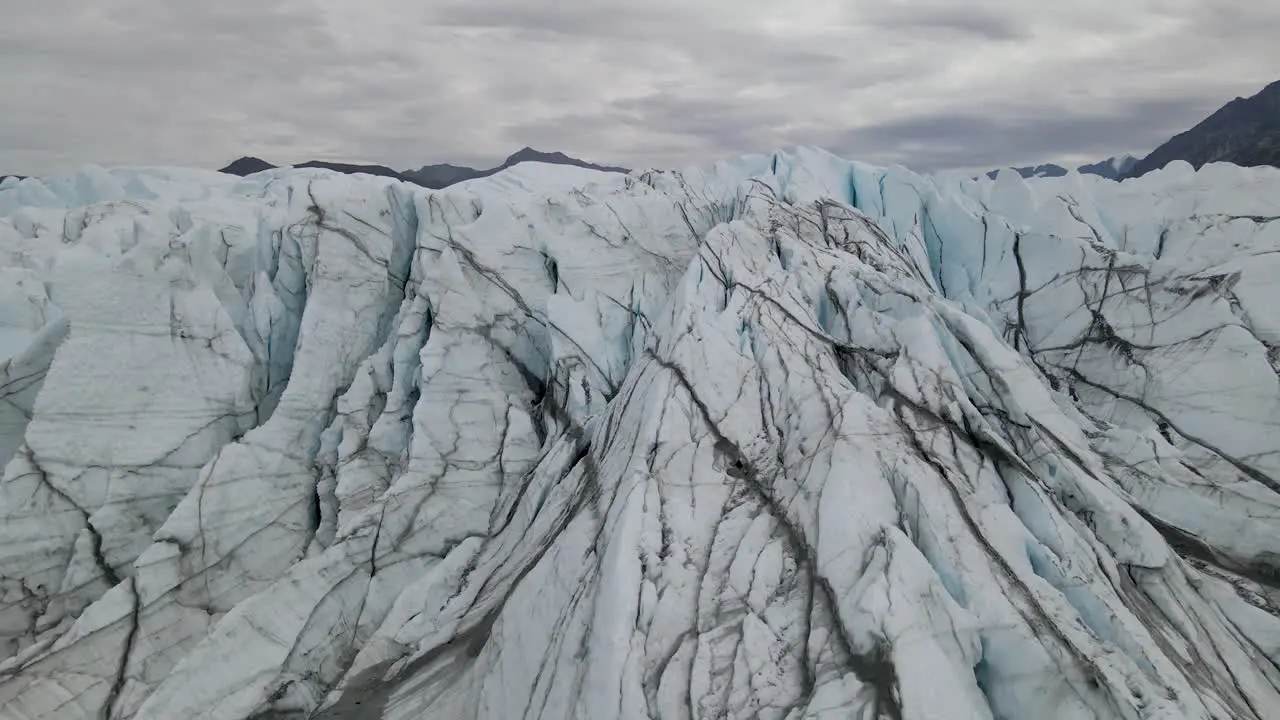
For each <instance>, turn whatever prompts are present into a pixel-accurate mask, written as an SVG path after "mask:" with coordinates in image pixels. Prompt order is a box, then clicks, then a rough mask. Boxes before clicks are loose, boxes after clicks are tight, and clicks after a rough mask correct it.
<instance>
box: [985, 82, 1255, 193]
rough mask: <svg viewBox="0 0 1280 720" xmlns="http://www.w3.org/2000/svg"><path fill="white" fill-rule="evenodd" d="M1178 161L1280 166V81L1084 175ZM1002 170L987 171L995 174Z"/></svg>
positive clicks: (1055, 170) (1056, 168) (1120, 173)
mask: <svg viewBox="0 0 1280 720" xmlns="http://www.w3.org/2000/svg"><path fill="white" fill-rule="evenodd" d="M1175 160H1183V161H1186V162H1188V163H1190V164H1191V166H1192V167H1194V168H1196V169H1199V168H1200V167H1202V166H1203V165H1205V164H1207V163H1212V162H1229V163H1233V164H1236V165H1239V166H1241V167H1253V166H1258V165H1270V166H1272V167H1280V80H1277V81H1276V82H1273V83H1271V84H1270V85H1267V86H1266V87H1265V88H1263V89H1262V90H1261V91H1259V92H1258V93H1257V94H1256V95H1253V96H1252V97H1248V98H1242V97H1238V98H1236V99H1235V100H1232V101H1231V102H1229V103H1227V104H1226V105H1224V106H1222V107H1221V108H1219V109H1218V110H1217V111H1216V112H1214V113H1213V114H1212V115H1210V116H1209V117H1207V118H1205V119H1204V120H1202V121H1201V122H1200V123H1199V124H1197V125H1196V126H1195V127H1193V128H1191V129H1190V130H1187V131H1186V132H1182V133H1179V134H1177V135H1175V136H1174V137H1172V138H1170V139H1169V140H1168V141H1167V142H1165V143H1164V144H1163V145H1161V146H1159V147H1157V148H1156V149H1155V150H1152V151H1151V152H1150V153H1149V154H1148V155H1147V156H1146V157H1143V158H1141V159H1139V158H1136V157H1134V156H1133V155H1127V154H1126V155H1120V156H1117V157H1113V158H1108V159H1106V160H1103V161H1102V162H1098V163H1093V164H1091V165H1081V166H1080V167H1078V168H1076V171H1077V172H1079V173H1080V174H1082V175H1101V176H1102V177H1105V178H1110V179H1112V180H1124V179H1126V178H1131V177H1140V176H1142V175H1145V174H1147V173H1149V172H1151V171H1152V170H1159V169H1160V168H1162V167H1164V166H1166V165H1168V164H1169V163H1171V162H1173V161H1175ZM1001 169H1003V168H997V169H996V170H992V171H990V172H988V173H987V177H991V178H994V177H995V176H996V173H998V172H999V171H1000V170H1001ZM1013 170H1014V171H1015V172H1017V173H1018V174H1019V175H1021V176H1022V177H1024V178H1031V177H1061V176H1063V175H1066V174H1067V169H1066V168H1064V167H1062V166H1061V165H1054V164H1045V165H1028V166H1025V167H1015V168H1013Z"/></svg>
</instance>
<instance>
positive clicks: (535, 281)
mask: <svg viewBox="0 0 1280 720" xmlns="http://www.w3.org/2000/svg"><path fill="white" fill-rule="evenodd" d="M1277 220H1280V171H1278V170H1275V169H1272V168H1250V169H1241V168H1236V167H1233V166H1228V165H1213V164H1211V165H1207V166H1205V167H1203V168H1201V169H1200V170H1198V171H1196V170H1193V169H1192V168H1191V167H1190V166H1189V165H1186V164H1184V163H1174V164H1172V165H1170V166H1169V167H1167V168H1165V169H1164V170H1160V171H1157V172H1154V173H1150V174H1148V175H1146V176H1143V177H1142V178H1138V179H1133V180H1127V181H1125V182H1123V183H1115V182H1112V181H1108V180H1104V179H1101V178H1096V177H1092V176H1088V175H1081V174H1078V173H1075V172H1071V173H1068V174H1067V175H1066V176H1064V177H1061V178H1036V179H1030V180H1023V179H1021V178H1019V177H1017V175H1016V174H1015V173H1013V172H1012V171H1007V170H1006V171H1002V172H1000V173H999V174H998V175H997V176H996V177H995V178H994V179H988V178H986V177H983V178H978V179H949V180H948V179H943V178H940V177H932V176H925V175H919V174H915V173H912V172H910V171H907V170H906V169H903V168H900V167H893V168H877V167H872V166H870V165H866V164H862V163H858V162H853V161H847V160H843V159H840V158H837V157H835V156H833V155H830V154H828V153H826V152H823V151H821V150H817V149H811V148H797V149H795V150H793V151H789V152H777V153H773V154H768V155H756V156H746V157H742V158H739V159H736V160H732V161H725V162H720V163H717V164H715V165H713V166H703V167H691V168H687V169H684V170H680V171H661V172H659V171H633V172H632V173H630V174H629V175H625V176H623V175H615V174H610V173H603V172H598V171H593V170H586V169H581V168H573V167H560V166H552V165H541V164H536V163H526V164H522V165H519V166H517V167H515V168H512V169H509V170H507V171H504V172H502V173H499V174H496V175H494V176H491V177H488V178H483V179H478V180H472V181H467V182H464V183H461V184H459V185H455V186H452V187H450V188H447V189H445V190H441V191H429V190H424V189H422V188H417V187H413V186H408V185H404V184H401V183H399V182H397V181H394V180H389V179H385V178H376V177H372V176H345V175H338V174H334V173H330V172H327V171H323V170H295V169H280V170H271V171H267V172H263V173H259V174H256V175H251V176H249V177H246V178H236V177H230V176H225V175H221V174H219V173H212V172H204V171H198V170H189V169H180V168H117V169H112V170H106V169H103V168H98V167H87V168H85V169H83V170H82V171H80V172H79V173H77V174H75V175H74V176H71V177H68V178H62V179H56V180H43V181H42V180H36V179H24V180H6V181H5V182H4V184H3V185H0V467H2V468H3V477H2V479H0V718H2V719H3V720H35V719H41V720H79V719H80V718H108V719H115V718H119V719H124V718H134V719H138V720H141V719H144V718H145V719H147V720H171V719H173V718H184V717H185V718H201V719H206V720H215V719H218V720H233V719H241V718H256V719H258V720H268V719H280V720H283V719H286V718H290V719H299V720H300V719H302V718H315V719H322V718H323V719H331V720H336V719H339V718H387V719H396V720H399V719H401V718H404V719H407V718H443V719H450V720H452V719H454V718H490V719H495V720H498V719H507V718H546V719H548V720H551V719H556V720H559V719H562V718H590V719H602V718H636V719H639V718H663V719H669V718H670V719H674V718H779V719H780V718H787V719H798V718H833V719H834V718H861V719H878V718H886V719H888V720H924V719H930V720H966V719H969V718H973V719H975V720H978V719H982V720H1020V719H1023V718H1037V719H1044V720H1051V719H1060V720H1085V719H1095V718H1102V719H1110V718H1126V719H1134V720H1136V719H1139V718H1142V719H1149V720H1174V719H1177V718H1196V719H1202V718H1203V719H1208V718H1214V719H1217V720H1243V719H1247V718H1251V719H1254V720H1267V719H1268V718H1277V717H1280V283H1278V282H1277V279H1278V278H1280V222H1277Z"/></svg>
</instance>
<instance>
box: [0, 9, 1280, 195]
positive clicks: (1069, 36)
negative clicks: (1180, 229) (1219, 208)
mask: <svg viewBox="0 0 1280 720" xmlns="http://www.w3.org/2000/svg"><path fill="white" fill-rule="evenodd" d="M0 17H3V18H4V20H3V21H2V22H0V67H2V68H3V70H2V71H0V98H2V99H0V174H3V173H6V172H10V173H25V174H46V173H57V172H63V171H67V170H71V169H74V168H75V167H77V166H79V165H82V164H84V163H89V162H94V163H101V164H106V165H115V164H131V165H139V164H176V165H194V166H205V167H213V168H216V167H220V166H221V165H223V164H225V163H227V162H228V161H230V160H233V159H235V158H236V157H238V156H240V155H245V154H250V155H257V156H260V157H263V158H265V159H267V160H270V161H272V162H275V163H290V162H300V161H303V160H308V159H325V160H347V161H353V162H377V163H382V164H386V165H390V166H392V167H395V168H397V169H405V168H409V167H417V166H419V165H422V164H424V163H428V162H446V161H448V162H455V163H462V164H476V165H490V164H493V163H495V162H497V161H498V160H500V159H501V158H502V157H504V156H506V155H507V154H509V153H511V152H513V151H515V150H517V149H519V148H520V147H521V146H524V145H532V146H534V147H536V148H539V149H548V150H552V149H558V150H563V151H565V152H568V153H569V154H571V155H575V156H578V157H582V158H586V159H589V160H593V161H597V162H609V163H618V164H627V165H631V166H656V167H670V166H684V165H688V164H691V163H702V162H706V161H708V160H712V159H715V158H718V157H729V156H735V155H739V154H743V153H747V152H767V151H771V150H773V149H776V148H779V147H786V146H791V145H796V144H803V145H818V146H822V147H826V148H827V149H829V150H831V151H833V152H835V153H837V154H840V155H843V156H846V157H853V158H857V159H862V160H866V161H869V162H874V163H878V164H889V163H901V164H904V165H907V166H908V167H912V168H916V169H920V170H936V169H947V168H978V167H993V166H997V165H1002V164H1015V163H1030V162H1041V161H1057V162H1064V163H1078V162H1087V161H1093V160H1098V159H1102V158H1104V157H1107V156H1109V155H1113V154H1116V153H1120V152H1125V151H1132V152H1135V153H1138V154H1141V153H1143V152H1145V151H1147V150H1150V149H1151V148H1153V147H1154V146H1156V145H1158V144H1159V143H1160V142H1162V141H1163V140H1165V139H1167V138H1168V137H1170V136H1171V135H1173V134H1175V133H1177V132H1179V131H1181V130H1184V129H1186V128H1188V127H1190V126H1191V125H1193V124H1194V123H1196V122H1198V121H1199V120H1200V119H1202V118H1203V117H1204V116H1205V115H1207V114H1208V113H1210V112H1212V111H1213V110H1214V109H1216V108H1217V107H1219V106H1220V105H1222V104H1223V103H1224V102H1226V101H1228V100H1230V99H1232V98H1234V97H1236V96H1240V95H1252V94H1253V93H1255V92H1257V91H1258V90H1259V89H1261V88H1262V86H1263V85H1265V84H1267V83H1268V82H1270V81H1272V80H1276V79H1280V43H1277V41H1276V37H1277V30H1280V3H1275V2H1259V1H1258V0H1070V1H1069V2H1054V3H1050V2H1029V1H1028V0H972V1H968V2H966V1H965V0H879V1H878V2H861V1H855V0H791V2H778V0H643V1H641V0H205V1H200V0H0Z"/></svg>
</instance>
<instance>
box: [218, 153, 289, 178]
mask: <svg viewBox="0 0 1280 720" xmlns="http://www.w3.org/2000/svg"><path fill="white" fill-rule="evenodd" d="M275 167H276V166H275V165H272V164H271V163H269V162H267V161H266V160H263V159H262V158H256V157H253V156H251V155H246V156H244V157H242V158H240V159H238V160H236V161H235V162H232V163H231V164H230V165H228V166H226V167H224V168H222V169H221V170H219V171H218V172H224V173H226V174H228V175H239V176H240V177H244V176H246V175H252V174H254V173H259V172H262V171H264V170H274V169H275Z"/></svg>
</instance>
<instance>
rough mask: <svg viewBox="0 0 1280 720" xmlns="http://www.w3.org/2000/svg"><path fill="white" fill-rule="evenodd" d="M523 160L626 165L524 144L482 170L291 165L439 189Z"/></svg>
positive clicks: (242, 169) (261, 166)
mask: <svg viewBox="0 0 1280 720" xmlns="http://www.w3.org/2000/svg"><path fill="white" fill-rule="evenodd" d="M523 162H540V163H548V164H550V165H572V166H574V167H580V168H586V169H588V170H601V171H604V172H617V173H623V174H626V173H629V172H631V170H630V169H629V168H624V167H618V166H614V165H597V164H595V163H590V162H587V161H585V160H579V159H577V158H573V157H569V156H568V155H565V154H564V153H562V152H542V151H540V150H534V149H533V148H530V147H525V148H523V149H521V150H518V151H517V152H515V153H513V154H512V155H510V156H509V157H507V159H506V160H504V161H502V164H500V165H498V166H496V167H492V168H485V169H477V168H472V167H467V166H465V165H451V164H449V163H441V164H437V165H424V166H422V167H420V168H418V169H417V170H404V171H396V170H393V169H391V168H389V167H386V166H385V165H353V164H349V163H333V162H324V161H319V160H311V161H308V162H304V163H299V164H297V165H293V166H292V167H297V168H323V169H325V170H333V171H335V172H340V173H343V174H346V175H354V174H358V173H364V174H367V175H376V176H378V177H389V178H395V179H397V180H401V181H403V182H408V183H413V184H414V185H421V186H422V187H425V188H431V189H436V190H438V189H440V188H444V187H448V186H450V185H453V184H455V183H460V182H462V181H463V180H474V179H476V178H482V177H488V176H490V175H493V174H494V173H497V172H501V171H503V170H506V169H507V168H510V167H513V166H515V165H519V164H520V163H523ZM276 167H278V166H276V165H272V164H271V163H269V162H267V161H265V160H262V159H260V158H256V157H242V158H240V159H239V160H236V161H235V162H233V163H231V164H230V165H228V166H226V167H224V168H222V169H221V170H220V171H219V172H224V173H227V174H229V175H239V176H241V177H244V176H246V175H252V174H254V173H257V172H262V171H264V170H271V169H274V168H276Z"/></svg>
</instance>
